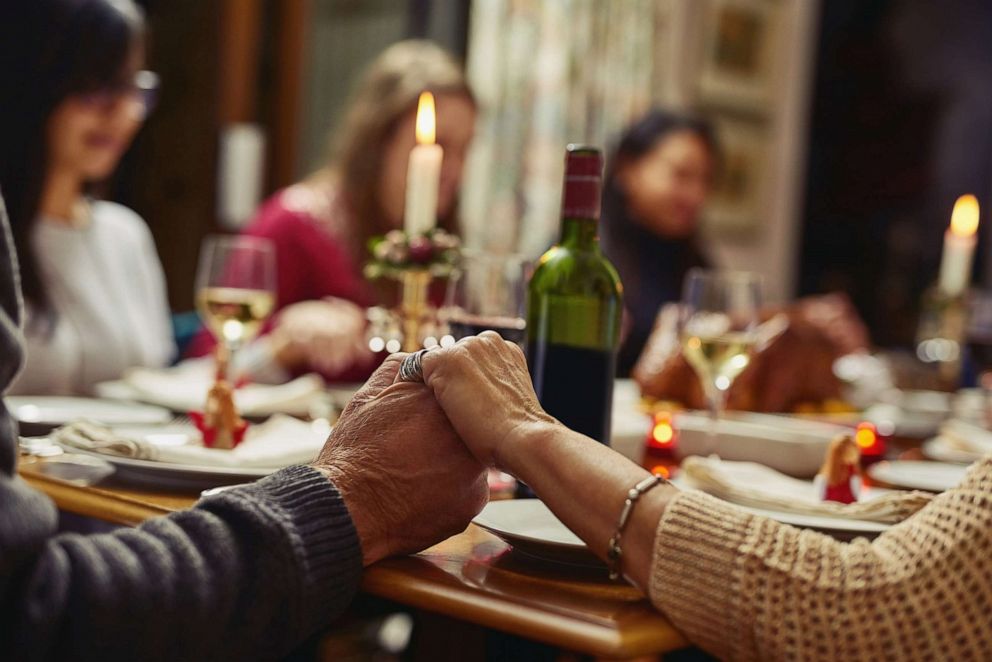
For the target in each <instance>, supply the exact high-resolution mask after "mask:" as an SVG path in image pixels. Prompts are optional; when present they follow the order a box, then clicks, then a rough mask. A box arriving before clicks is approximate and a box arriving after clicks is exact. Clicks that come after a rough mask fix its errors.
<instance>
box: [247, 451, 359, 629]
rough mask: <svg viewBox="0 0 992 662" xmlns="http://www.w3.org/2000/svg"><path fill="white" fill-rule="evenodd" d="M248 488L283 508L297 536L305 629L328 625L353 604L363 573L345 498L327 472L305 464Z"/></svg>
mask: <svg viewBox="0 0 992 662" xmlns="http://www.w3.org/2000/svg"><path fill="white" fill-rule="evenodd" d="M247 489H250V490H252V491H254V492H255V494H256V496H258V497H260V498H262V499H266V500H267V501H268V502H269V503H271V504H272V505H273V506H275V507H277V508H279V509H280V510H281V511H282V512H283V513H284V516H285V518H286V520H288V521H287V523H288V524H289V525H290V531H291V532H292V534H293V535H294V538H295V540H294V541H293V544H294V547H296V549H297V556H298V558H300V559H301V568H302V578H301V585H300V589H301V590H302V593H303V595H302V609H301V614H302V617H303V621H304V622H303V628H304V632H305V633H309V632H312V631H314V630H315V629H317V628H318V627H320V626H323V625H326V624H327V623H328V622H329V621H330V620H331V619H332V618H334V617H335V616H336V615H338V614H339V613H341V612H342V611H343V610H344V609H345V608H346V607H347V606H348V603H350V602H351V599H352V598H353V597H354V595H355V593H356V592H357V590H358V585H359V582H360V581H361V576H362V547H361V542H360V540H359V538H358V532H357V531H356V530H355V526H354V524H353V523H352V520H351V515H350V514H349V513H348V508H347V506H346V505H345V502H344V499H342V497H341V494H340V493H339V492H338V490H337V488H336V487H335V486H334V484H333V483H331V481H330V480H329V479H328V478H327V476H325V475H324V474H322V473H321V472H319V471H317V470H315V469H313V468H311V467H306V466H295V467H288V468H286V469H283V470H282V471H279V472H277V473H275V474H272V475H271V476H268V477H267V478H264V479H263V480H260V481H258V482H257V483H255V484H254V485H252V486H251V487H250V488H247ZM259 493H262V494H259Z"/></svg>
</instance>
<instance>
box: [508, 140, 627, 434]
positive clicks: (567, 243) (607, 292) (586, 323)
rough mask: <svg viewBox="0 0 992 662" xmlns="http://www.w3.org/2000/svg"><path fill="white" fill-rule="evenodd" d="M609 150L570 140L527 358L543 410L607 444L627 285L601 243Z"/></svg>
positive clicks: (539, 275) (536, 280) (534, 294)
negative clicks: (558, 219) (557, 235)
mask: <svg viewBox="0 0 992 662" xmlns="http://www.w3.org/2000/svg"><path fill="white" fill-rule="evenodd" d="M602 172H603V156H602V153H601V152H600V151H599V150H598V149H596V148H594V147H587V146H584V145H569V146H568V148H567V150H566V153H565V184H564V190H563V192H562V227H561V239H560V241H559V242H558V244H557V245H556V246H553V247H552V248H551V249H550V250H549V251H548V252H547V253H545V254H544V255H543V256H541V259H540V260H539V262H538V265H537V268H536V269H535V270H534V275H533V276H532V277H531V280H530V285H529V288H528V301H527V362H528V366H529V368H530V374H531V379H532V380H533V382H534V390H535V391H536V392H537V396H538V399H539V400H540V401H541V405H542V406H543V407H544V409H545V410H547V412H548V413H549V414H551V415H552V416H554V417H555V418H557V419H558V420H559V421H561V422H562V423H564V424H565V425H566V426H568V427H569V428H571V429H573V430H576V431H578V432H581V433H582V434H585V435H587V436H589V437H592V438H593V439H596V440H598V441H600V442H602V443H604V444H607V445H609V442H610V412H611V409H612V406H613V379H614V375H615V373H616V357H617V348H618V346H619V342H620V317H621V310H622V299H623V288H622V286H621V285H620V277H619V276H618V275H617V271H616V269H615V268H614V267H613V265H612V264H611V263H610V261H609V260H607V259H606V257H605V256H604V255H603V253H602V251H601V250H600V247H599V233H598V224H599V203H600V189H601V186H602Z"/></svg>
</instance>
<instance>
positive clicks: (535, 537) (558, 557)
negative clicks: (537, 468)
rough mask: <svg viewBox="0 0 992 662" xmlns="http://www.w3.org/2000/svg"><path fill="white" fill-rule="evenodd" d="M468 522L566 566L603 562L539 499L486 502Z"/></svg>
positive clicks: (532, 554)
mask: <svg viewBox="0 0 992 662" xmlns="http://www.w3.org/2000/svg"><path fill="white" fill-rule="evenodd" d="M472 522H473V523H475V524H476V525H478V526H481V527H482V528H483V529H486V530H487V531H489V532H491V533H493V534H495V535H496V536H497V537H498V538H501V539H502V540H505V541H506V542H508V543H510V544H511V545H513V548H514V550H516V551H520V552H523V553H524V554H528V555H530V556H536V557H538V558H541V559H546V560H549V561H556V562H558V563H567V564H569V565H581V566H586V567H602V566H603V565H604V564H603V562H602V561H600V560H599V559H598V558H597V557H596V556H595V555H594V554H593V553H592V552H591V551H589V548H588V547H586V544H585V543H584V542H582V540H581V539H580V538H579V537H578V536H577V535H575V534H574V533H572V532H571V531H570V530H569V529H568V527H566V526H565V525H564V524H562V522H561V520H559V519H558V518H557V517H555V515H554V513H552V512H551V510H550V509H548V507H547V506H546V505H544V502H543V501H541V500H540V499H511V500H507V501H490V502H489V503H488V504H487V505H486V507H485V508H483V509H482V512H481V513H479V514H478V515H476V516H475V519H473V520H472Z"/></svg>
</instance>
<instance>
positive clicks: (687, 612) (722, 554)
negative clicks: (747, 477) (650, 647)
mask: <svg viewBox="0 0 992 662" xmlns="http://www.w3.org/2000/svg"><path fill="white" fill-rule="evenodd" d="M752 518H753V516H752V515H749V514H747V513H745V512H743V511H741V510H739V509H737V508H734V507H733V506H731V505H729V504H727V503H726V502H723V501H720V500H718V499H715V498H713V497H711V496H709V495H707V494H703V493H702V492H697V491H695V490H687V491H684V492H681V493H679V494H678V495H677V496H675V497H674V498H673V499H672V500H671V501H670V502H669V504H668V506H667V507H666V509H665V513H664V515H662V517H661V521H660V522H659V523H658V530H657V533H656V536H655V545H654V558H653V559H652V563H651V581H650V587H649V593H650V597H651V602H652V603H654V605H655V606H656V607H657V608H658V609H660V610H661V611H663V612H664V613H665V614H666V615H667V616H668V617H669V618H670V619H671V620H672V622H673V623H674V624H675V626H676V627H677V628H678V629H679V630H681V631H682V632H683V633H684V634H685V635H686V636H687V637H688V638H689V639H690V640H692V641H693V643H695V644H697V645H700V646H702V647H703V648H705V649H707V650H708V651H710V652H713V653H716V654H717V655H718V656H719V657H724V656H725V655H726V654H727V653H729V651H728V649H727V646H728V645H729V644H730V643H731V640H732V639H733V638H734V637H735V629H736V628H735V623H736V622H737V619H736V618H735V616H736V611H735V610H738V609H740V605H741V601H740V599H739V590H740V577H739V571H738V564H739V562H740V558H741V557H740V550H741V547H742V545H743V544H744V541H745V538H746V536H747V531H748V528H749V526H750V524H751V520H752Z"/></svg>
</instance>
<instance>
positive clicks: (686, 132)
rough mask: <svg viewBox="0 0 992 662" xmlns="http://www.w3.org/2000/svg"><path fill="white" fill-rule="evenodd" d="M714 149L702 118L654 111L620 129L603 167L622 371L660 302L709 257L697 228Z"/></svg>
mask: <svg viewBox="0 0 992 662" xmlns="http://www.w3.org/2000/svg"><path fill="white" fill-rule="evenodd" d="M717 153H718V149H717V143H716V137H715V135H714V133H713V129H712V128H711V127H710V125H709V124H708V123H707V122H706V121H704V120H702V119H699V118H696V117H692V116H688V115H677V114H674V113H669V112H666V111H663V110H653V111H651V112H649V113H648V114H647V115H645V116H644V117H642V118H641V119H639V120H638V121H637V122H635V123H634V124H632V125H631V126H630V127H629V128H628V129H627V131H626V132H625V133H624V135H623V136H622V137H621V139H620V142H619V143H618V145H617V148H616V151H615V152H614V154H613V157H612V159H610V162H609V163H608V165H607V169H606V176H605V178H604V183H603V213H602V219H603V220H602V244H603V250H604V251H605V252H606V254H607V255H608V256H609V258H610V260H612V262H613V264H615V265H616V267H617V270H618V271H619V272H620V279H621V280H622V281H623V285H624V300H625V304H626V313H627V321H626V327H627V328H626V335H625V337H624V341H623V345H622V346H621V348H620V357H619V367H618V369H619V371H620V374H621V375H624V376H626V375H627V374H628V373H629V372H630V371H631V368H633V366H634V363H636V361H637V358H638V357H639V356H640V354H641V351H642V350H643V349H644V345H645V343H646V342H647V340H648V337H649V336H650V335H651V329H652V327H653V325H654V321H655V317H656V316H657V314H658V311H659V309H660V308H661V307H662V305H664V304H665V303H669V302H673V301H678V299H679V294H680V293H681V288H682V280H683V278H684V277H685V274H686V272H688V271H689V269H692V268H693V267H701V266H706V265H707V263H708V261H707V259H706V257H705V256H704V254H703V252H702V251H701V250H700V248H699V243H698V237H697V235H696V229H697V226H698V224H699V216H700V213H701V211H702V208H703V205H704V203H705V202H706V198H707V195H708V194H709V192H710V188H711V185H712V181H713V176H714V171H715V169H716V163H717Z"/></svg>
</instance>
